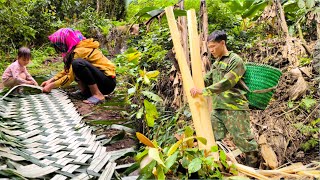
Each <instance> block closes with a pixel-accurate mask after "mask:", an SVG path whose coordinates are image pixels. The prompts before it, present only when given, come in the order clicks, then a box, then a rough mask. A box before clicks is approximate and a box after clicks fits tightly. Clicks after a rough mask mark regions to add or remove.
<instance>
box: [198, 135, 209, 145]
mask: <svg viewBox="0 0 320 180" xmlns="http://www.w3.org/2000/svg"><path fill="white" fill-rule="evenodd" d="M196 139H197V140H198V141H200V142H201V143H202V144H204V145H206V144H207V139H206V138H204V137H196Z"/></svg>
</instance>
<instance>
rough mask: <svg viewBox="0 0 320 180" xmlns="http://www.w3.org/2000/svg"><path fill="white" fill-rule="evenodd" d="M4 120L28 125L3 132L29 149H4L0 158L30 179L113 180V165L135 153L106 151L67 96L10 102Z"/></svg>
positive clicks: (4, 105)
mask: <svg viewBox="0 0 320 180" xmlns="http://www.w3.org/2000/svg"><path fill="white" fill-rule="evenodd" d="M0 116H1V117H3V118H7V119H11V120H12V121H13V122H15V123H17V124H20V125H22V126H23V128H21V129H18V130H16V129H14V130H12V129H6V128H1V127H0V131H2V132H4V133H6V134H8V135H11V136H14V137H17V138H18V139H19V140H20V141H21V142H22V143H23V146H24V147H23V148H21V147H20V148H18V147H10V148H8V147H0V156H2V157H6V158H8V159H10V163H9V165H10V167H14V169H15V170H16V172H18V173H19V174H21V175H23V176H24V177H26V178H48V179H54V180H63V179H92V178H94V179H103V180H105V179H111V177H112V175H113V172H114V170H115V168H116V163H115V162H114V160H115V159H117V158H118V157H120V156H121V155H123V153H125V152H128V151H133V148H131V149H130V148H129V149H124V150H120V151H113V152H106V148H105V147H103V146H102V145H101V142H100V141H97V140H96V139H97V137H96V135H94V134H93V133H92V129H91V128H90V127H89V126H86V125H85V124H84V123H83V122H82V121H81V120H82V117H81V116H80V115H79V113H78V112H77V110H76V108H75V107H74V105H73V103H72V102H71V100H70V99H68V96H67V95H66V93H65V92H63V91H59V90H53V91H52V93H50V94H36V95H28V96H24V97H22V98H8V97H6V98H4V99H3V100H0ZM99 139H101V138H99ZM9 165H8V166H9Z"/></svg>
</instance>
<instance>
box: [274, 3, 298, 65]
mask: <svg viewBox="0 0 320 180" xmlns="http://www.w3.org/2000/svg"><path fill="white" fill-rule="evenodd" d="M274 3H275V4H276V9H277V11H278V13H279V16H280V17H279V19H280V21H279V22H280V25H281V29H282V31H283V33H284V36H285V38H286V48H285V51H284V52H283V57H284V58H288V61H289V62H290V63H291V64H292V65H293V66H298V65H299V62H298V60H297V57H295V56H294V55H292V54H293V53H292V45H293V43H292V38H291V36H290V34H289V30H288V25H287V22H286V18H285V15H284V11H283V8H282V5H281V2H280V0H275V1H274Z"/></svg>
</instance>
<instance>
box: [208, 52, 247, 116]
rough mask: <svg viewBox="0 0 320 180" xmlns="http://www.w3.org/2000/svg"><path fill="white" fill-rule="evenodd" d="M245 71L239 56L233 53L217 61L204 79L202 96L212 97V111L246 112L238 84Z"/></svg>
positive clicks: (244, 101) (242, 92)
mask: <svg viewBox="0 0 320 180" xmlns="http://www.w3.org/2000/svg"><path fill="white" fill-rule="evenodd" d="M245 71H246V69H245V66H244V63H243V61H242V59H241V57H240V56H238V55H237V54H235V53H233V52H229V54H228V55H226V56H223V57H221V58H220V59H217V60H216V61H215V62H214V63H213V65H212V68H211V70H210V72H208V73H207V74H206V76H205V78H204V80H205V84H206V88H204V90H203V95H205V96H212V103H213V104H212V108H213V109H226V110H248V109H249V107H248V101H247V99H246V97H245V91H244V90H241V89H240V88H239V85H238V82H239V80H240V78H241V77H242V76H243V75H244V73H245Z"/></svg>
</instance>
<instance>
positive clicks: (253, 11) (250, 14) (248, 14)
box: [241, 1, 268, 18]
mask: <svg viewBox="0 0 320 180" xmlns="http://www.w3.org/2000/svg"><path fill="white" fill-rule="evenodd" d="M267 5H268V1H262V2H259V3H257V4H256V3H254V4H253V5H252V6H251V7H250V8H249V9H247V10H245V11H244V12H243V13H242V15H241V16H242V18H254V17H255V16H259V15H258V14H257V13H258V12H261V11H262V10H263V9H264V8H265V7H266V6H267Z"/></svg>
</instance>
